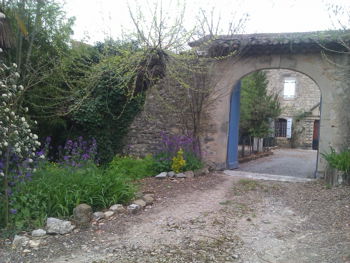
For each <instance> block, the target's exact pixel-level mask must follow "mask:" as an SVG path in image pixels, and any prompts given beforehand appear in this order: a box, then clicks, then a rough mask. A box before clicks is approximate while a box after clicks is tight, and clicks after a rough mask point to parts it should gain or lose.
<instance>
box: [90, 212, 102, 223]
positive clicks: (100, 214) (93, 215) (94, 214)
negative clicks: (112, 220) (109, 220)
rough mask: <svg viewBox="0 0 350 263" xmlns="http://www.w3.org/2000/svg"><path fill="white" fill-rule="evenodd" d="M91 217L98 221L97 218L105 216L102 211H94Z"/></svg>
mask: <svg viewBox="0 0 350 263" xmlns="http://www.w3.org/2000/svg"><path fill="white" fill-rule="evenodd" d="M92 217H93V218H94V220H96V221H99V220H101V219H104V218H105V213H103V212H95V213H93V214H92Z"/></svg>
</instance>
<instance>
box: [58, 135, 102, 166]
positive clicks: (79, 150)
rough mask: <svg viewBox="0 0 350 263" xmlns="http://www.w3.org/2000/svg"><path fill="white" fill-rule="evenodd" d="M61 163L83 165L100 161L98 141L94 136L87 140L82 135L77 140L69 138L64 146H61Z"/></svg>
mask: <svg viewBox="0 0 350 263" xmlns="http://www.w3.org/2000/svg"><path fill="white" fill-rule="evenodd" d="M59 152H60V153H59V155H60V160H59V162H60V163H61V164H64V165H67V166H71V167H81V166H82V165H84V164H87V163H88V162H93V163H96V164H97V163H98V160H97V143H96V140H95V139H94V138H93V139H92V140H91V141H86V140H84V139H83V137H82V136H80V137H78V139H77V140H67V141H66V143H65V145H64V147H60V148H59Z"/></svg>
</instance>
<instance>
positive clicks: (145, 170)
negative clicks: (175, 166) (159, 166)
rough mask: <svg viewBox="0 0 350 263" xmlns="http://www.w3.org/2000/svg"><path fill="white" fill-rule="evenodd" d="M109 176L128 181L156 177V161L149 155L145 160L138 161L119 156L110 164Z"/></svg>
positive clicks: (107, 171)
mask: <svg viewBox="0 0 350 263" xmlns="http://www.w3.org/2000/svg"><path fill="white" fill-rule="evenodd" d="M106 173H107V174H110V175H113V176H118V177H122V178H127V179H128V180H137V179H142V178H144V177H149V176H154V175H156V173H157V171H156V169H155V160H154V159H153V157H152V156H150V155H148V156H146V157H145V158H143V159H136V158H132V157H129V156H117V157H114V159H113V160H112V161H111V162H110V164H109V166H108V168H107V170H106Z"/></svg>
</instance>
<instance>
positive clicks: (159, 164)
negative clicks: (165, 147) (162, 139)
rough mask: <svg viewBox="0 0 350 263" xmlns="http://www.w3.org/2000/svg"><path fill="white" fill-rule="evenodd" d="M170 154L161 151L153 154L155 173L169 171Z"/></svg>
mask: <svg viewBox="0 0 350 263" xmlns="http://www.w3.org/2000/svg"><path fill="white" fill-rule="evenodd" d="M171 158H172V156H171V155H170V154H169V153H166V152H161V153H158V154H156V155H154V156H153V159H154V170H155V171H156V172H157V173H161V172H168V171H171V163H172V160H171Z"/></svg>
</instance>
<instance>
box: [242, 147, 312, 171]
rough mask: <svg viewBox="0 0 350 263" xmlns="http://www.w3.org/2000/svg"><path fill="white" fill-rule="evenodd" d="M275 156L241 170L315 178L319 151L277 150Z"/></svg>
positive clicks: (256, 161)
mask: <svg viewBox="0 0 350 263" xmlns="http://www.w3.org/2000/svg"><path fill="white" fill-rule="evenodd" d="M273 153H274V154H273V155H271V156H268V157H264V158H261V159H258V160H254V161H251V162H247V163H243V164H241V165H240V167H239V170H241V171H247V172H254V173H265V174H276V175H288V176H295V177H305V178H313V177H314V172H315V169H316V158H317V151H315V150H301V149H276V150H274V151H273Z"/></svg>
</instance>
